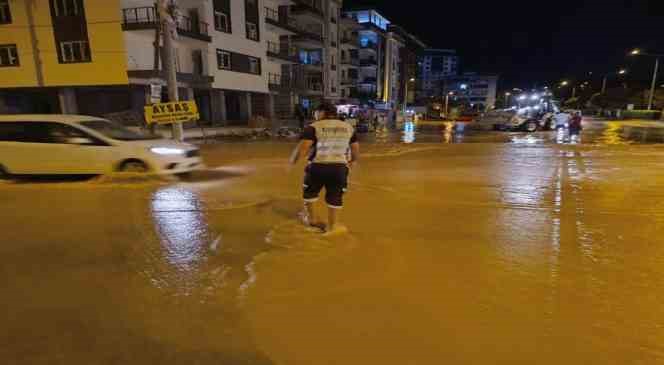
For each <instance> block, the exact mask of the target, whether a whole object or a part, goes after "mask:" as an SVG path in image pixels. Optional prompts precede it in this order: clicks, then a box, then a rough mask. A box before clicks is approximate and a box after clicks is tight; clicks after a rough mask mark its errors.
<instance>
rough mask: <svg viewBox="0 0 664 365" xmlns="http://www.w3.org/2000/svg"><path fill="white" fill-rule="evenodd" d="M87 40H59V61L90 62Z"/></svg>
mask: <svg viewBox="0 0 664 365" xmlns="http://www.w3.org/2000/svg"><path fill="white" fill-rule="evenodd" d="M90 61H91V59H90V45H89V43H88V41H70V42H60V63H78V62H90Z"/></svg>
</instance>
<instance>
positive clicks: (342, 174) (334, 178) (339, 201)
mask: <svg viewBox="0 0 664 365" xmlns="http://www.w3.org/2000/svg"><path fill="white" fill-rule="evenodd" d="M323 188H325V202H326V203H327V205H328V206H329V207H330V208H338V209H341V208H342V207H343V205H344V202H343V196H344V193H345V192H346V189H347V188H348V166H346V165H344V164H310V165H309V166H307V169H306V170H305V175H304V201H306V202H309V203H313V202H315V201H317V200H318V196H319V195H320V192H321V190H323Z"/></svg>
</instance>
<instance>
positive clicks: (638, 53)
mask: <svg viewBox="0 0 664 365" xmlns="http://www.w3.org/2000/svg"><path fill="white" fill-rule="evenodd" d="M630 54H631V55H632V56H638V55H640V54H641V50H640V49H638V48H636V49H634V50H633V51H632V52H630Z"/></svg>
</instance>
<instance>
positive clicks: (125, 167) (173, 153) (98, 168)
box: [0, 114, 202, 177]
mask: <svg viewBox="0 0 664 365" xmlns="http://www.w3.org/2000/svg"><path fill="white" fill-rule="evenodd" d="M200 167H202V161H201V157H200V152H199V150H198V148H196V147H195V146H192V145H190V144H186V143H180V142H175V141H171V140H165V139H161V137H157V136H154V135H149V134H143V133H139V132H134V131H132V130H129V129H127V128H125V127H123V126H121V125H119V124H116V123H113V122H110V121H108V120H105V119H101V118H96V117H89V116H82V115H57V114H56V115H27V114H26V115H0V177H2V176H3V175H4V176H5V177H7V176H10V175H33V174H35V175H37V174H39V175H41V174H94V175H100V174H109V173H113V172H133V173H153V174H182V173H187V172H191V171H193V170H195V169H198V168H200Z"/></svg>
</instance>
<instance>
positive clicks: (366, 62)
mask: <svg viewBox="0 0 664 365" xmlns="http://www.w3.org/2000/svg"><path fill="white" fill-rule="evenodd" d="M360 66H362V67H374V66H378V62H377V61H376V59H375V58H368V59H365V60H360Z"/></svg>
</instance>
